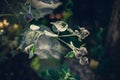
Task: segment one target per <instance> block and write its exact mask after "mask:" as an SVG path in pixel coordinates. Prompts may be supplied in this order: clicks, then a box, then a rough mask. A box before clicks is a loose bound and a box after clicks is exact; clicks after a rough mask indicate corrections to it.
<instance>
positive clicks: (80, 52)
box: [74, 47, 88, 59]
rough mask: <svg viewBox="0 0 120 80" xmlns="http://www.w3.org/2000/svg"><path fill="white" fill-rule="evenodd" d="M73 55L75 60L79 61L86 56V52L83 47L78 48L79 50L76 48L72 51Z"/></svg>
mask: <svg viewBox="0 0 120 80" xmlns="http://www.w3.org/2000/svg"><path fill="white" fill-rule="evenodd" d="M74 53H75V57H76V58H77V59H80V58H81V57H82V56H84V55H86V54H87V53H88V51H87V49H86V48H85V47H80V48H76V49H75V50H74Z"/></svg>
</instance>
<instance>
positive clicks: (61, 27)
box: [51, 21, 68, 32]
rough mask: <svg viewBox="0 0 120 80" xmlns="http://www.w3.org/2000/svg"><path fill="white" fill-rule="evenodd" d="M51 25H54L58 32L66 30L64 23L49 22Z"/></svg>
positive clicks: (66, 25)
mask: <svg viewBox="0 0 120 80" xmlns="http://www.w3.org/2000/svg"><path fill="white" fill-rule="evenodd" d="M51 24H53V25H54V27H55V28H56V29H57V31H58V32H63V31H65V30H67V28H68V24H67V23H65V22H64V21H56V22H51Z"/></svg>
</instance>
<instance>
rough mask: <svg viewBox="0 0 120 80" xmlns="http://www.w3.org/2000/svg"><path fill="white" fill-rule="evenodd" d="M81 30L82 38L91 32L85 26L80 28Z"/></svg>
mask: <svg viewBox="0 0 120 80" xmlns="http://www.w3.org/2000/svg"><path fill="white" fill-rule="evenodd" d="M79 29H80V30H81V34H80V36H81V39H85V38H86V37H87V36H88V35H89V34H90V33H89V31H88V30H86V29H85V28H79Z"/></svg>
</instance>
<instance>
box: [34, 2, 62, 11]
mask: <svg viewBox="0 0 120 80" xmlns="http://www.w3.org/2000/svg"><path fill="white" fill-rule="evenodd" d="M61 4H62V3H61V2H56V3H54V0H50V2H49V3H47V2H43V1H41V0H32V6H33V7H35V8H36V9H43V8H51V9H55V8H57V7H58V6H59V5H61Z"/></svg>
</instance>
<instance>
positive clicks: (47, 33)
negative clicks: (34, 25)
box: [44, 30, 58, 37]
mask: <svg viewBox="0 0 120 80" xmlns="http://www.w3.org/2000/svg"><path fill="white" fill-rule="evenodd" d="M44 33H45V35H46V36H50V37H58V35H56V34H54V33H51V32H49V31H46V30H44Z"/></svg>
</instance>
